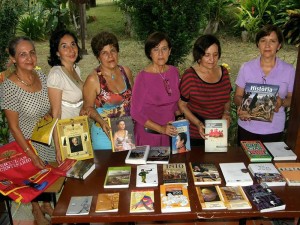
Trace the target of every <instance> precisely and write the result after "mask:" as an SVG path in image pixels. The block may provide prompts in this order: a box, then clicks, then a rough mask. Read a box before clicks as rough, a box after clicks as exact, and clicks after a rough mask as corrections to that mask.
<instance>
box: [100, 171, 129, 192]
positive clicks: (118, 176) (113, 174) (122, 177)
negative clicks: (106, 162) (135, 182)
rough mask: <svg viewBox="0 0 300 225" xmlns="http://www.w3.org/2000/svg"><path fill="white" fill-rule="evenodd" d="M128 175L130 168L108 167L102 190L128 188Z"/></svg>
mask: <svg viewBox="0 0 300 225" xmlns="http://www.w3.org/2000/svg"><path fill="white" fill-rule="evenodd" d="M130 175H131V167H130V166H116V167H108V168H107V173H106V177H105V181H104V188H128V187H129V183H130Z"/></svg>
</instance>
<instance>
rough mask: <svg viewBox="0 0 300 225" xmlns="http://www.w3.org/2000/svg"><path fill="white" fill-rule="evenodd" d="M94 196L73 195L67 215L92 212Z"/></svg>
mask: <svg viewBox="0 0 300 225" xmlns="http://www.w3.org/2000/svg"><path fill="white" fill-rule="evenodd" d="M92 199H93V196H73V197H71V200H70V203H69V206H68V209H67V212H66V215H67V216H71V215H73V216H79V215H88V214H89V213H90V208H91V203H92Z"/></svg>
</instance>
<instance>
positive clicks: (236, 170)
mask: <svg viewBox="0 0 300 225" xmlns="http://www.w3.org/2000/svg"><path fill="white" fill-rule="evenodd" d="M219 165H220V168H221V170H222V173H223V176H224V179H225V182H226V186H247V185H252V184H253V180H252V178H251V176H250V174H249V172H248V170H247V168H246V166H245V164H244V163H243V162H235V163H220V164H219Z"/></svg>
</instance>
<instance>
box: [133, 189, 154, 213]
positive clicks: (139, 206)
mask: <svg viewBox="0 0 300 225" xmlns="http://www.w3.org/2000/svg"><path fill="white" fill-rule="evenodd" d="M146 212H154V190H132V191H131V197H130V213H146Z"/></svg>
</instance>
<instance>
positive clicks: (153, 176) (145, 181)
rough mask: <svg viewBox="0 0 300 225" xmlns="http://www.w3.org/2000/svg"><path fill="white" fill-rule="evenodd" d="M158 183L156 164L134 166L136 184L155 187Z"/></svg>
mask: <svg viewBox="0 0 300 225" xmlns="http://www.w3.org/2000/svg"><path fill="white" fill-rule="evenodd" d="M157 185H158V173H157V165H156V164H148V165H138V166H137V167H136V186H137V187H155V186H157Z"/></svg>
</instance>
